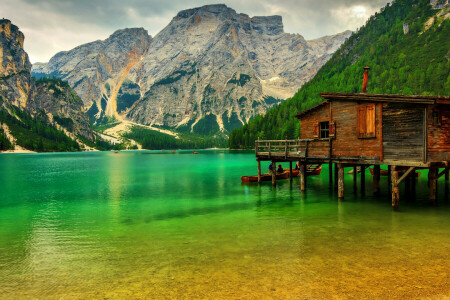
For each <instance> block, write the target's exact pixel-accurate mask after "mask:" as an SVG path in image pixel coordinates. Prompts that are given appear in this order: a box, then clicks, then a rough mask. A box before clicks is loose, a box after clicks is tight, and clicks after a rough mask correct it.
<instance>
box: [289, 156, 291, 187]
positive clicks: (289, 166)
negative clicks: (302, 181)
mask: <svg viewBox="0 0 450 300" xmlns="http://www.w3.org/2000/svg"><path fill="white" fill-rule="evenodd" d="M289 181H290V182H292V161H290V162H289Z"/></svg>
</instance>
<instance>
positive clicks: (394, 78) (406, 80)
mask: <svg viewBox="0 0 450 300" xmlns="http://www.w3.org/2000/svg"><path fill="white" fill-rule="evenodd" d="M449 9H450V7H449V6H447V7H445V8H443V9H441V10H434V9H432V7H431V6H430V5H429V1H428V0H397V1H393V3H392V4H390V5H389V4H388V5H387V6H386V7H384V8H383V9H382V10H381V12H380V13H377V14H375V15H374V16H372V17H370V19H369V20H368V21H367V23H366V25H365V26H363V27H362V28H360V29H359V30H358V31H357V32H355V33H354V34H352V36H351V37H350V38H349V39H348V40H347V41H346V42H345V43H344V44H343V45H342V46H341V48H340V49H339V50H338V51H337V52H336V53H335V54H334V55H333V57H332V58H331V59H330V60H329V61H328V62H327V63H326V64H325V65H324V66H323V67H322V68H321V69H320V70H319V72H318V73H317V75H316V76H315V77H314V78H313V79H312V80H311V81H309V82H308V83H306V84H305V85H304V86H303V87H302V88H301V89H300V90H299V91H298V92H297V93H296V94H295V95H294V96H293V97H292V98H291V99H288V100H287V101H285V102H284V103H282V104H280V105H278V106H277V107H274V108H272V109H271V110H269V111H268V112H267V114H266V115H264V116H257V117H256V118H254V119H253V120H251V121H250V122H249V123H248V124H246V125H244V126H243V127H241V128H239V129H236V130H234V131H233V132H232V133H231V134H230V140H229V146H230V148H232V149H238V148H253V147H254V141H255V140H256V139H257V138H258V137H259V138H261V139H284V138H285V137H288V138H297V137H298V136H299V130H300V128H299V125H298V124H299V123H298V120H297V119H296V118H294V115H296V114H297V113H299V112H300V111H302V110H305V109H307V108H309V107H311V106H313V105H315V104H317V103H320V102H321V101H323V99H321V98H320V96H319V93H320V92H353V93H355V92H361V85H362V74H363V67H364V66H370V68H371V70H370V72H369V85H368V88H367V92H368V93H384V94H406V95H411V94H421V95H446V96H448V95H450V74H449V73H450V20H449V19H448V13H449ZM446 13H447V15H446ZM445 16H447V18H445Z"/></svg>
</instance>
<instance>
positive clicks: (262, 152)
mask: <svg viewBox="0 0 450 300" xmlns="http://www.w3.org/2000/svg"><path fill="white" fill-rule="evenodd" d="M367 71H368V68H367V67H366V68H365V72H364V82H363V93H321V94H320V95H321V97H322V98H323V99H324V101H323V102H322V103H320V104H318V105H316V106H314V107H312V108H310V109H307V110H305V111H303V112H301V113H299V114H298V115H297V116H296V117H297V118H298V119H299V121H300V138H299V139H297V140H257V141H256V142H255V153H256V159H257V162H258V178H260V176H261V161H272V162H273V164H272V166H275V165H276V162H290V168H291V170H292V162H293V161H295V162H296V161H299V162H300V164H301V167H300V174H301V177H300V185H301V190H302V191H304V190H305V189H306V175H305V169H306V165H308V164H329V179H330V184H332V181H333V171H332V170H333V168H332V166H333V164H335V169H334V170H335V172H334V173H335V174H334V177H335V179H334V182H335V187H337V189H338V197H339V198H343V197H344V167H353V171H354V172H353V176H354V184H355V187H356V180H357V177H356V176H357V167H359V168H360V170H365V168H367V167H369V166H371V165H373V171H374V176H373V181H374V193H375V194H378V193H379V182H380V166H381V165H387V166H388V176H389V179H388V180H389V190H390V191H391V194H392V206H393V207H394V208H398V205H399V184H400V183H401V182H405V189H406V190H407V192H408V193H409V192H411V188H412V189H413V190H412V192H414V191H415V180H414V179H413V178H415V176H416V170H418V169H428V170H429V201H430V202H431V203H435V202H436V198H437V180H438V178H439V177H441V176H444V175H445V179H446V191H447V192H448V180H449V168H450V97H441V96H405V95H382V94H367V93H365V89H366V86H367ZM440 169H441V170H440ZM272 173H273V178H272V183H273V184H274V185H275V183H276V181H275V177H274V176H275V172H272ZM291 174H292V172H291ZM360 176H361V191H362V192H363V193H364V191H365V172H360Z"/></svg>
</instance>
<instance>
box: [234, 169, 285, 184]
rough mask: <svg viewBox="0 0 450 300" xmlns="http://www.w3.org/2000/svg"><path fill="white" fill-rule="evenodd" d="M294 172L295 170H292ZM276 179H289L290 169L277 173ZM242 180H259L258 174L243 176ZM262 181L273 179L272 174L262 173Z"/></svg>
mask: <svg viewBox="0 0 450 300" xmlns="http://www.w3.org/2000/svg"><path fill="white" fill-rule="evenodd" d="M292 174H294V172H292ZM275 178H276V180H281V179H288V178H289V171H287V172H286V171H285V172H283V173H278V174H277V175H276V177H275ZM241 180H242V182H258V176H241ZM261 181H272V175H271V174H269V173H265V174H261Z"/></svg>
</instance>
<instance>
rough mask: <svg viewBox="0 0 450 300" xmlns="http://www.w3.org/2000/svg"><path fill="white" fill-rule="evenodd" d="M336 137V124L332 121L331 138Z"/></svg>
mask: <svg viewBox="0 0 450 300" xmlns="http://www.w3.org/2000/svg"><path fill="white" fill-rule="evenodd" d="M335 137H336V122H335V121H330V138H335Z"/></svg>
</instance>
